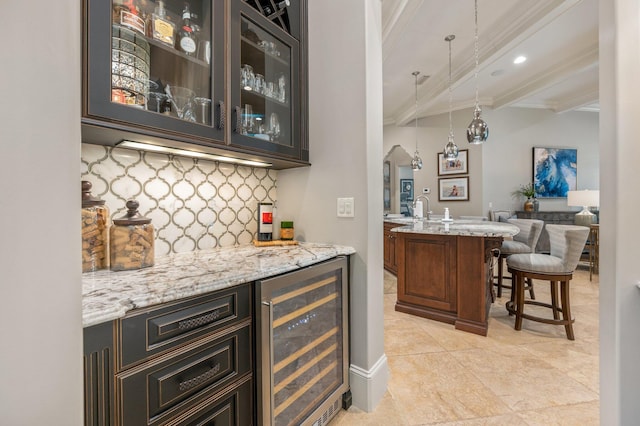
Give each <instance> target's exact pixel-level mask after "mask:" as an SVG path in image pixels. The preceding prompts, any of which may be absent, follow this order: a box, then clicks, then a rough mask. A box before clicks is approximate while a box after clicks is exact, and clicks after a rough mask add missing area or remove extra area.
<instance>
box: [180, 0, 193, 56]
mask: <svg viewBox="0 0 640 426" xmlns="http://www.w3.org/2000/svg"><path fill="white" fill-rule="evenodd" d="M197 46H198V43H197V42H196V36H195V34H194V31H193V25H192V24H191V11H190V10H189V3H185V4H184V10H183V11H182V27H181V28H180V30H178V42H177V46H176V47H177V49H178V50H179V51H181V52H183V53H185V54H187V55H189V56H195V54H196V47H197Z"/></svg>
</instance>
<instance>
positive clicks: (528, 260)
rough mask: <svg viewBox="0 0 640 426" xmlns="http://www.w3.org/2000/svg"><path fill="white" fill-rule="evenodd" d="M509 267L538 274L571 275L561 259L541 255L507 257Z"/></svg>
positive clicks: (529, 254)
mask: <svg viewBox="0 0 640 426" xmlns="http://www.w3.org/2000/svg"><path fill="white" fill-rule="evenodd" d="M507 266H508V267H509V268H513V269H517V270H519V271H524V272H535V273H538V274H549V275H553V274H571V273H572V272H573V270H569V271H567V268H566V265H565V263H564V262H563V261H562V259H560V258H559V257H555V256H550V255H548V254H540V253H526V254H525V253H521V254H513V255H511V256H509V257H507Z"/></svg>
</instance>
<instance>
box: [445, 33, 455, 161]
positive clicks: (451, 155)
mask: <svg viewBox="0 0 640 426" xmlns="http://www.w3.org/2000/svg"><path fill="white" fill-rule="evenodd" d="M455 38H456V36H455V35H453V34H451V35H448V36H446V37H445V38H444V40H445V41H446V42H448V43H449V140H448V142H447V144H446V145H445V147H444V158H445V159H446V160H455V159H456V158H458V146H457V145H456V143H455V141H454V140H453V118H452V116H451V114H452V110H453V91H452V90H451V42H452V41H453V40H454V39H455Z"/></svg>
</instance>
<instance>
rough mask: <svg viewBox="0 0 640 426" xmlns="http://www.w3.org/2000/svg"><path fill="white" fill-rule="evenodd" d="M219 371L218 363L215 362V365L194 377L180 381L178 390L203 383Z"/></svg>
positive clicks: (185, 389)
mask: <svg viewBox="0 0 640 426" xmlns="http://www.w3.org/2000/svg"><path fill="white" fill-rule="evenodd" d="M219 372H220V363H218V364H216V365H215V366H213V367H212V368H210V369H209V370H207V371H205V372H204V373H202V374H201V375H199V376H196V377H194V378H193V379H189V380H185V381H184V382H180V392H184V391H188V390H189V389H193V388H194V387H196V386H199V385H201V384H203V383H204V382H206V381H208V380H210V379H212V378H213V377H214V376H215V375H216V374H218V373H219Z"/></svg>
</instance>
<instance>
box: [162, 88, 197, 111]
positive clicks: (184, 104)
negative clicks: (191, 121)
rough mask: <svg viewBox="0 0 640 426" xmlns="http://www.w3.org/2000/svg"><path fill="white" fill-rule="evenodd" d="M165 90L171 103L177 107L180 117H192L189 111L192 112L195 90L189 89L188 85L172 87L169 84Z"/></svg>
mask: <svg viewBox="0 0 640 426" xmlns="http://www.w3.org/2000/svg"><path fill="white" fill-rule="evenodd" d="M164 90H165V92H166V93H167V96H169V100H171V104H172V105H173V106H174V107H175V109H176V114H178V118H180V119H181V120H184V119H185V118H190V116H189V115H188V114H187V113H190V110H191V107H192V105H191V102H192V101H193V98H194V97H195V93H194V92H193V90H191V89H187V88H186V87H178V86H173V87H170V86H169V85H168V84H167V85H166V86H165V89H164Z"/></svg>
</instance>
